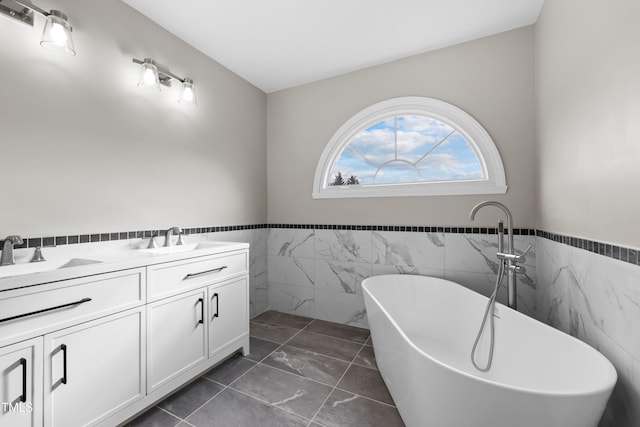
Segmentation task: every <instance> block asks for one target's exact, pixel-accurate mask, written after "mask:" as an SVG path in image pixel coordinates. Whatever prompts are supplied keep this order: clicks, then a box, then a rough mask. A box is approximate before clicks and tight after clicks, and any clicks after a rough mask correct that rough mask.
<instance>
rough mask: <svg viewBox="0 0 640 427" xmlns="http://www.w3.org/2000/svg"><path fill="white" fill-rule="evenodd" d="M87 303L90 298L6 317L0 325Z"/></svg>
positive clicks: (0, 321)
mask: <svg viewBox="0 0 640 427" xmlns="http://www.w3.org/2000/svg"><path fill="white" fill-rule="evenodd" d="M89 301H91V298H82V299H81V300H79V301H74V302H70V303H68V304H62V305H58V306H55V307H49V308H45V309H42V310H37V311H32V312H31V313H24V314H18V315H17V316H12V317H6V318H4V319H0V323H3V322H9V321H11V320H15V319H20V318H22V317H27V316H35V315H36V314H40V313H46V312H48V311H53V310H58V309H60V308H65V307H71V306H72V305H79V304H84V303H85V302H89Z"/></svg>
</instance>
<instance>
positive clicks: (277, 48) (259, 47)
mask: <svg viewBox="0 0 640 427" xmlns="http://www.w3.org/2000/svg"><path fill="white" fill-rule="evenodd" d="M123 1H124V2H125V3H127V4H129V5H130V6H131V7H133V8H135V9H137V10H138V11H140V12H141V13H142V14H144V15H146V16H147V17H149V18H150V19H151V20H153V21H155V22H156V23H158V24H159V25H160V26H162V27H164V28H165V29H167V30H168V31H170V32H172V33H173V34H175V35H176V36H178V37H179V38H181V39H182V40H184V41H185V42H187V43H189V44H190V45H191V46H193V47H195V48H196V49H198V50H200V51H201V52H203V53H204V54H205V55H208V56H209V57H211V58H213V59H215V60H216V61H218V62H219V63H221V64H222V65H224V66H225V67H227V68H229V69H230V70H231V71H233V72H235V73H236V74H238V75H240V76H242V77H243V78H244V79H246V80H248V81H249V82H251V83H253V84H254V85H256V86H257V87H259V88H260V89H262V90H263V91H265V92H267V93H269V92H274V91H277V90H280V89H285V88H289V87H293V86H297V85H300V84H304V83H309V82H312V81H316V80H320V79H324V78H327V77H331V76H335V75H338V74H343V73H346V72H350V71H354V70H358V69H361V68H365V67H369V66H372V65H376V64H381V63H385V62H389V61H392V60H395V59H399V58H403V57H406V56H410V55H415V54H418V53H422V52H427V51H430V50H434V49H438V48H442V47H446V46H451V45H454V44H457V43H461V42H465V41H468V40H473V39H476V38H480V37H484V36H488V35H491V34H496V33H500V32H503V31H507V30H511V29H514V28H518V27H522V26H525V25H529V24H533V23H534V22H535V21H536V19H537V17H538V14H539V13H540V9H541V8H542V4H543V3H544V0H181V1H178V2H177V1H175V0H171V1H169V0H123ZM157 59H158V60H165V59H162V58H157Z"/></svg>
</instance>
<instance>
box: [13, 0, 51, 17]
mask: <svg viewBox="0 0 640 427" xmlns="http://www.w3.org/2000/svg"><path fill="white" fill-rule="evenodd" d="M12 1H13V2H14V3H16V4H19V5H20V6H22V7H24V8H27V9H29V10H31V11H33V12H36V13H39V14H40V15H42V16H44V17H45V18H46V17H47V16H49V15H51V13H50V12H47V11H46V10H44V9H42V8H40V7H38V6H36V5H35V4H33V3H31V1H30V0H12Z"/></svg>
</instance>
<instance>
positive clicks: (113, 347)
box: [44, 307, 146, 427]
mask: <svg viewBox="0 0 640 427" xmlns="http://www.w3.org/2000/svg"><path fill="white" fill-rule="evenodd" d="M144 316H145V313H144V308H142V307H141V308H137V309H133V310H128V311H125V312H122V313H118V314H114V315H111V316H107V317H104V318H101V319H98V320H94V321H92V322H87V323H83V324H81V325H78V326H74V327H71V328H67V329H62V330H60V331H56V332H53V333H51V334H48V335H45V336H44V348H45V350H44V353H45V358H44V359H45V365H44V403H45V405H44V408H45V417H44V419H45V426H47V427H48V426H51V427H73V426H84V425H88V424H91V425H92V424H95V423H96V422H99V421H100V420H102V419H104V418H106V417H108V416H110V415H112V414H113V413H115V412H117V411H119V410H121V409H122V408H123V407H125V406H127V405H129V404H130V403H133V402H135V401H137V400H138V399H141V398H143V397H144V396H145V394H146V390H145V381H144V380H145V377H144V376H145V358H144V356H145V341H144V325H145V323H144Z"/></svg>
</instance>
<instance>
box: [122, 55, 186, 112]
mask: <svg viewBox="0 0 640 427" xmlns="http://www.w3.org/2000/svg"><path fill="white" fill-rule="evenodd" d="M133 62H135V63H136V64H140V65H141V66H142V67H141V69H140V78H139V79H138V86H139V87H149V88H152V89H155V90H158V91H159V90H160V85H161V84H162V85H164V86H169V87H170V86H171V82H172V81H176V82H180V84H181V85H182V87H181V88H180V96H179V97H178V102H179V103H180V104H185V105H193V106H196V105H197V104H196V92H195V89H194V87H193V80H191V79H190V78H186V77H185V78H184V79H182V78H180V77H178V76H176V75H175V74H173V73H172V72H171V71H169V70H165V69H162V68H160V67H158V64H157V63H156V61H154V60H153V59H151V58H144V60H142V61H141V60H139V59H136V58H133Z"/></svg>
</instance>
